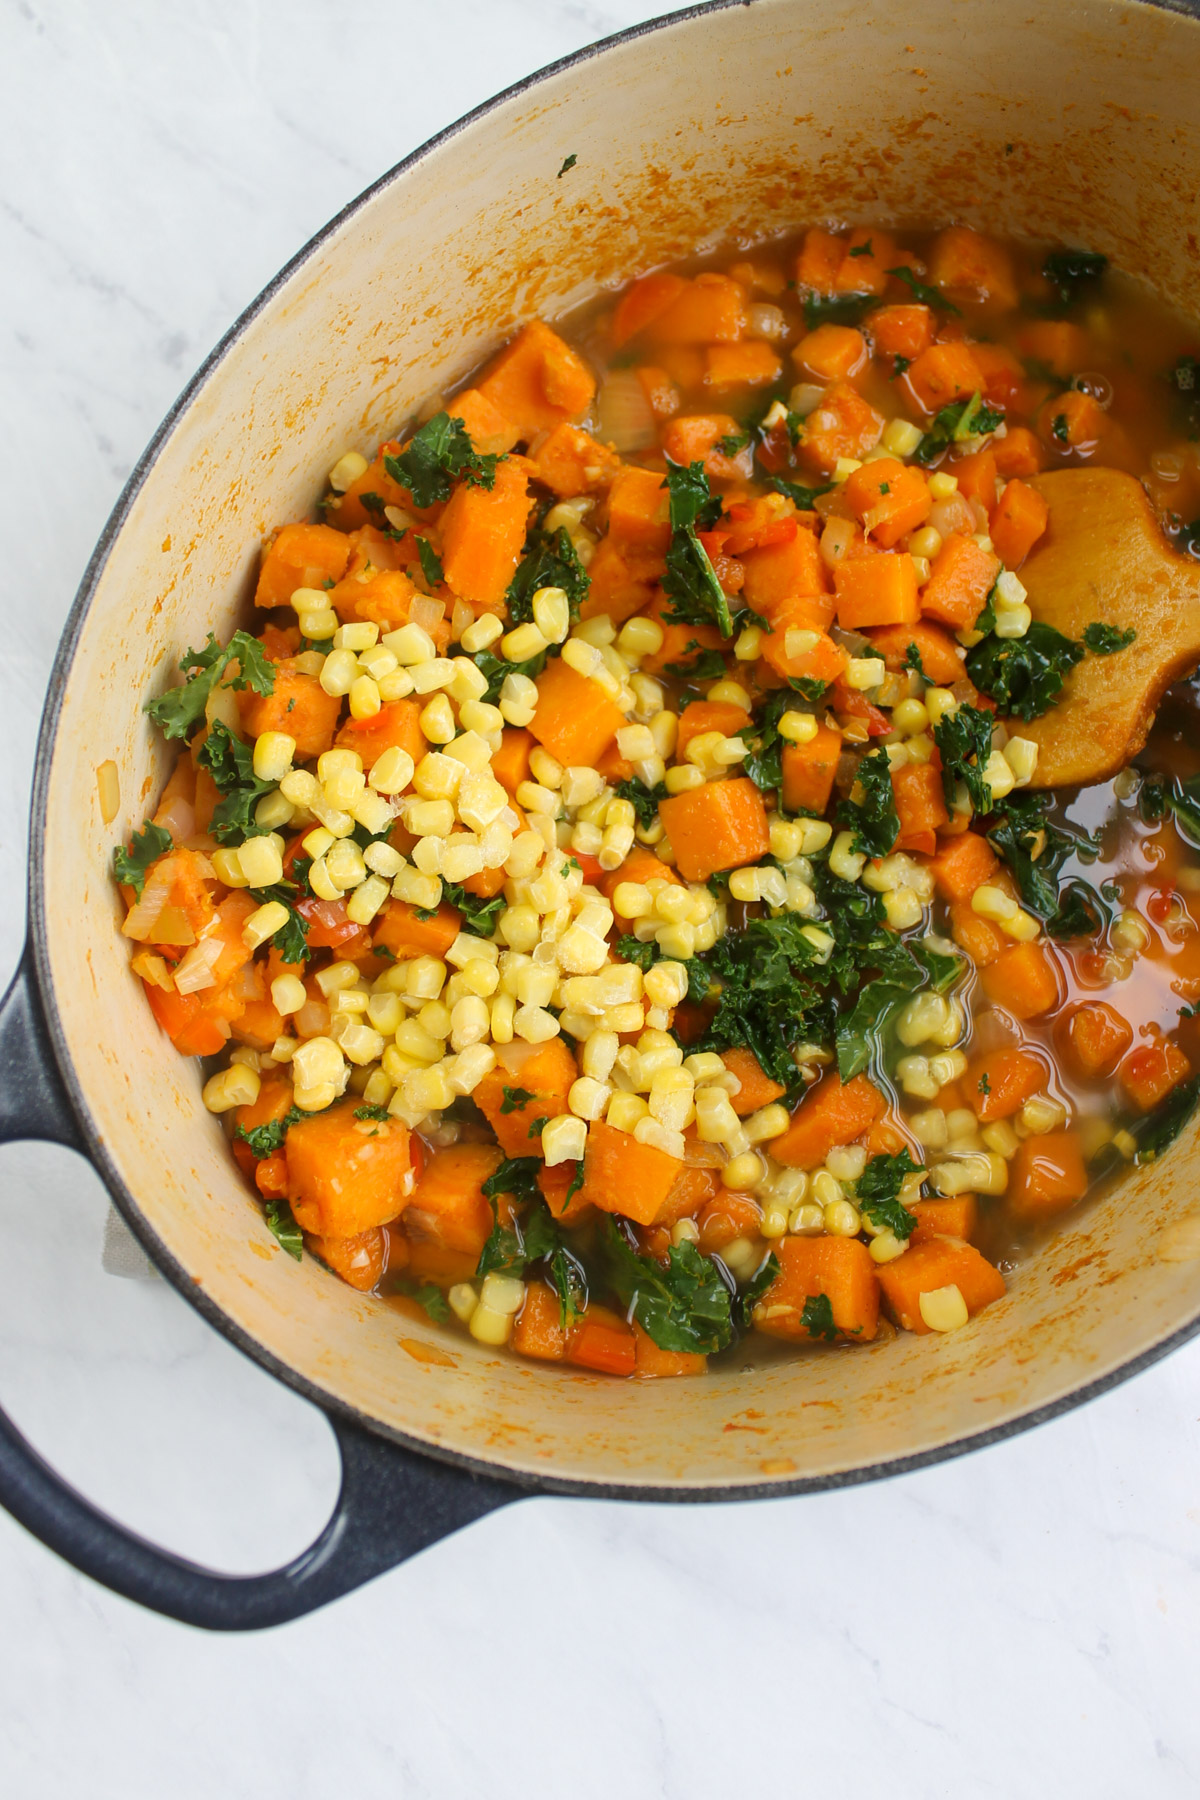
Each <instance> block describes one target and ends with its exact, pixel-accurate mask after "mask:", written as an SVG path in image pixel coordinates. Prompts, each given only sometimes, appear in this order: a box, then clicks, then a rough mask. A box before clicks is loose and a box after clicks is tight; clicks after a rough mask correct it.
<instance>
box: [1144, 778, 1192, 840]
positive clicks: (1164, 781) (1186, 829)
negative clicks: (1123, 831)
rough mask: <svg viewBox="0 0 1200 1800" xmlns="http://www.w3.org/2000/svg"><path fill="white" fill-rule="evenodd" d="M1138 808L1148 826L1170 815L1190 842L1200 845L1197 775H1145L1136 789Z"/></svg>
mask: <svg viewBox="0 0 1200 1800" xmlns="http://www.w3.org/2000/svg"><path fill="white" fill-rule="evenodd" d="M1138 811H1139V813H1140V814H1141V816H1142V818H1143V819H1144V820H1145V822H1146V823H1147V824H1148V825H1153V824H1155V823H1156V822H1157V821H1158V820H1159V819H1162V818H1165V817H1166V815H1167V814H1168V813H1170V814H1172V816H1173V817H1174V819H1175V823H1176V825H1177V826H1178V828H1179V830H1180V831H1181V832H1182V833H1183V835H1184V837H1185V838H1187V840H1188V842H1189V843H1192V844H1197V845H1200V775H1191V776H1189V777H1188V779H1187V780H1186V781H1185V780H1183V779H1182V778H1181V777H1180V776H1178V775H1176V776H1173V777H1168V776H1165V775H1148V776H1147V777H1146V779H1145V780H1144V781H1143V783H1142V785H1141V788H1140V789H1139V791H1138Z"/></svg>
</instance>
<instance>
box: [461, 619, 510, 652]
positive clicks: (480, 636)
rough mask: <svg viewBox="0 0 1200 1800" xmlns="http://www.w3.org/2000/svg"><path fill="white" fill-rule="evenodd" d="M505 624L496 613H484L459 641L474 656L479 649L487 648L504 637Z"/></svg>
mask: <svg viewBox="0 0 1200 1800" xmlns="http://www.w3.org/2000/svg"><path fill="white" fill-rule="evenodd" d="M503 635H504V626H503V624H502V622H501V621H500V620H499V619H498V618H497V617H496V614H495V613H482V614H481V615H480V616H479V618H478V619H476V620H475V623H474V624H473V625H468V626H467V629H466V630H465V631H464V632H463V634H462V637H461V638H460V639H459V642H460V643H461V644H462V647H463V649H464V650H466V651H468V652H469V653H470V654H471V655H472V656H474V655H475V653H476V651H477V650H486V649H488V648H489V646H490V645H492V644H494V643H495V642H496V639H497V638H499V637H503Z"/></svg>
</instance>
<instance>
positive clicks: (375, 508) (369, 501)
mask: <svg viewBox="0 0 1200 1800" xmlns="http://www.w3.org/2000/svg"><path fill="white" fill-rule="evenodd" d="M358 499H359V504H360V505H362V506H364V507H365V508H366V510H367V511H368V512H369V513H375V514H376V515H377V516H382V514H383V510H384V507H385V505H386V502H385V500H384V498H383V495H382V494H375V493H370V492H368V493H365V494H360V495H359V496H358Z"/></svg>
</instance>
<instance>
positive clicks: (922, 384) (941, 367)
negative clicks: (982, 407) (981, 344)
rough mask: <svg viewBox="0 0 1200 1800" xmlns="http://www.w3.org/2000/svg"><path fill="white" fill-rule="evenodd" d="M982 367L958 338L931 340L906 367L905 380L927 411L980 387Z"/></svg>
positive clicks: (971, 392)
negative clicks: (948, 341) (937, 341)
mask: <svg viewBox="0 0 1200 1800" xmlns="http://www.w3.org/2000/svg"><path fill="white" fill-rule="evenodd" d="M983 382H984V376H983V370H982V369H981V368H980V366H979V364H978V363H977V362H976V360H975V357H974V355H973V354H972V352H971V349H970V347H969V345H967V344H964V343H962V342H961V341H957V342H952V343H949V344H930V346H929V348H928V349H927V350H922V352H921V354H920V356H918V357H917V358H916V359H915V361H914V362H913V365H912V367H911V368H910V369H909V370H908V384H909V386H910V387H911V389H912V391H913V393H914V394H915V395H916V397H917V399H918V400H919V401H920V403H921V405H922V406H923V407H924V408H925V411H926V412H930V413H935V412H938V411H939V410H940V409H941V408H942V407H943V406H947V405H949V403H950V402H951V401H952V400H965V399H966V398H967V396H968V395H970V394H974V393H976V392H978V391H979V390H981V389H982V387H983Z"/></svg>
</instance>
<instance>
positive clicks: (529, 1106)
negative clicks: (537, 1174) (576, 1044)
mask: <svg viewBox="0 0 1200 1800" xmlns="http://www.w3.org/2000/svg"><path fill="white" fill-rule="evenodd" d="M578 1075H579V1070H578V1068H577V1067H576V1065H575V1058H574V1057H573V1056H572V1055H571V1052H570V1051H569V1050H568V1048H567V1046H566V1044H565V1043H564V1042H563V1040H562V1038H560V1037H554V1038H550V1039H549V1040H548V1041H547V1042H546V1043H544V1044H539V1045H538V1047H537V1049H536V1050H535V1051H534V1054H533V1055H532V1056H531V1057H530V1058H529V1059H528V1061H527V1062H525V1063H523V1064H522V1066H521V1072H520V1074H519V1075H510V1074H509V1073H508V1070H507V1069H505V1068H504V1067H503V1065H500V1066H498V1067H497V1068H494V1069H492V1070H490V1071H489V1073H488V1074H486V1075H485V1076H484V1077H483V1080H482V1081H481V1082H480V1083H479V1085H478V1087H476V1089H475V1091H474V1093H473V1094H472V1096H471V1098H472V1099H473V1100H474V1102H475V1104H476V1106H477V1107H478V1108H479V1110H480V1112H481V1113H482V1114H483V1116H484V1118H485V1119H486V1120H487V1122H488V1124H489V1125H490V1126H491V1128H492V1130H493V1131H494V1132H495V1134H496V1139H497V1142H498V1143H499V1145H500V1148H501V1149H502V1150H503V1152H504V1154H505V1155H506V1156H540V1155H541V1154H542V1145H541V1131H540V1129H538V1130H537V1131H535V1130H534V1127H535V1126H536V1125H537V1124H538V1121H539V1120H541V1121H545V1120H547V1119H557V1118H560V1117H561V1116H562V1114H563V1113H565V1112H567V1111H568V1110H569V1108H568V1106H567V1095H568V1093H569V1092H570V1088H571V1083H572V1082H573V1081H575V1080H576V1079H577V1077H578ZM506 1088H507V1090H508V1092H507V1095H506V1093H505V1089H506ZM520 1093H526V1094H528V1095H529V1098H528V1100H520V1101H518V1102H517V1103H516V1104H513V1099H514V1096H515V1095H517V1094H520Z"/></svg>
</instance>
